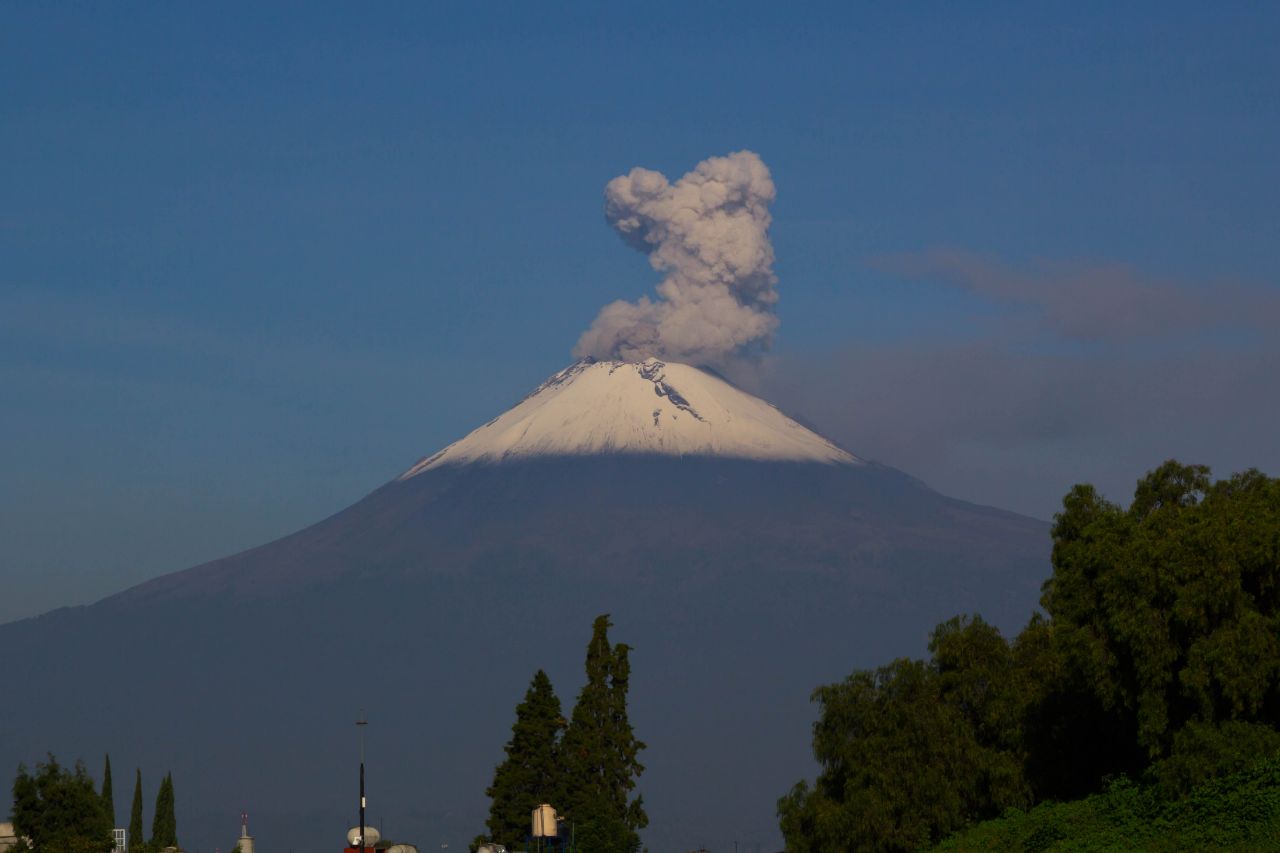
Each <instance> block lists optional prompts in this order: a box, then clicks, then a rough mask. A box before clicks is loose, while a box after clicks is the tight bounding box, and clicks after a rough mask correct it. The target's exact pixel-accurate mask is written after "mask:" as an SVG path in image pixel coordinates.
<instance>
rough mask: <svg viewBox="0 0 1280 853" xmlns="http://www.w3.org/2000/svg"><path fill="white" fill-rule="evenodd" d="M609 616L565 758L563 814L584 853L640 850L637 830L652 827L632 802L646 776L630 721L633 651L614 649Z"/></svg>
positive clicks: (596, 630)
mask: <svg viewBox="0 0 1280 853" xmlns="http://www.w3.org/2000/svg"><path fill="white" fill-rule="evenodd" d="M611 625H612V623H611V622H610V621H609V617H608V615H604V616H599V617H597V618H596V620H595V623H594V624H593V625H592V633H591V641H590V643H588V645H587V657H586V671H587V682H586V684H585V685H583V688H582V692H581V693H579V694H578V701H577V703H576V704H575V705H574V708H573V717H572V719H571V721H570V723H569V728H568V730H567V731H566V732H565V735H564V740H563V745H562V748H561V750H562V756H563V763H564V774H565V776H564V778H565V785H564V793H563V795H562V799H563V806H562V810H563V811H564V813H565V814H566V815H567V816H568V818H569V819H570V820H572V821H573V823H574V825H575V832H576V836H577V838H578V839H579V841H580V842H581V846H582V849H584V850H587V849H590V850H593V851H598V853H632V851H636V850H639V848H640V836H639V830H641V829H643V828H644V827H645V826H647V825H648V823H649V818H648V816H647V815H646V814H645V811H644V802H643V798H641V797H637V798H635V799H634V800H633V799H630V797H631V792H632V790H634V788H635V785H636V779H637V777H639V776H640V774H641V773H643V772H644V765H642V764H641V763H640V760H639V754H640V752H641V750H643V749H644V743H642V742H641V741H640V740H638V739H637V738H636V736H635V733H634V731H633V730H632V728H631V723H630V720H629V719H628V716H627V693H628V691H629V690H630V684H631V664H630V651H631V649H630V647H629V646H627V645H625V644H624V643H618V644H617V645H611V644H610V642H609V628H610V626H611Z"/></svg>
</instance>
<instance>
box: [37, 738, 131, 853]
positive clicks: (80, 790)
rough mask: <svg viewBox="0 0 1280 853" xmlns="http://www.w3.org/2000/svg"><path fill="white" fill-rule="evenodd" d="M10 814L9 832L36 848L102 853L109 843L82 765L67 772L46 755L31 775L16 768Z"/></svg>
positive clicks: (107, 830)
mask: <svg viewBox="0 0 1280 853" xmlns="http://www.w3.org/2000/svg"><path fill="white" fill-rule="evenodd" d="M12 815H13V818H12V819H13V827H14V831H15V833H16V834H17V835H18V836H19V837H21V836H26V837H27V838H30V839H31V844H32V847H33V848H34V849H36V850H58V851H66V853H108V851H110V850H111V848H112V847H113V846H114V843H115V842H114V839H113V838H112V837H111V829H112V827H111V823H110V821H108V820H107V813H106V811H105V810H104V809H103V808H102V798H101V796H100V795H99V794H98V792H97V791H96V790H95V789H94V785H93V780H92V779H90V778H89V774H88V772H87V771H86V770H85V768H84V764H83V763H82V762H76V766H75V768H74V770H67V769H66V768H64V767H62V766H61V765H60V764H58V761H57V759H56V758H54V757H53V756H52V755H50V756H49V759H48V761H46V762H44V763H41V764H37V765H36V772H35V773H34V774H30V773H28V772H27V768H26V767H25V766H22V765H19V767H18V775H17V777H16V778H15V779H14V783H13V812H12Z"/></svg>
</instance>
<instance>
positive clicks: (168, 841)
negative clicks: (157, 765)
mask: <svg viewBox="0 0 1280 853" xmlns="http://www.w3.org/2000/svg"><path fill="white" fill-rule="evenodd" d="M148 844H149V845H150V847H151V849H152V850H153V851H160V850H164V849H165V848H166V847H177V846H178V818H177V812H176V810H175V808H174V799H173V774H172V773H169V774H166V775H165V777H164V779H162V780H161V781H160V789H159V790H158V791H157V792H156V808H155V813H154V814H153V815H152V817H151V840H150V841H149V842H148Z"/></svg>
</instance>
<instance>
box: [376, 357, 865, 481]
mask: <svg viewBox="0 0 1280 853" xmlns="http://www.w3.org/2000/svg"><path fill="white" fill-rule="evenodd" d="M610 454H661V455H668V456H720V457H732V458H739V459H759V460H777V461H793V462H820V463H826V464H847V465H857V464H861V463H862V460H860V459H858V458H857V457H855V456H854V455H853V454H851V453H849V452H848V451H846V450H843V449H842V448H840V447H838V446H836V445H835V444H833V443H832V442H830V441H828V440H827V439H825V438H823V437H822V436H820V435H818V434H817V433H815V432H814V431H813V430H810V429H807V428H805V427H803V426H801V425H800V424H798V423H796V422H795V421H793V420H792V419H791V418H789V417H787V416H786V415H784V414H782V412H780V411H778V410H777V409H776V408H775V407H774V406H772V405H770V404H769V403H766V402H765V401H764V400H761V399H760V398H759V397H753V396H752V395H750V394H748V393H746V392H744V391H741V390H739V389H737V388H735V387H734V386H733V385H730V384H729V383H728V382H725V381H724V380H723V379H720V378H719V377H718V376H715V375H714V374H711V373H708V372H707V371H705V370H700V369H698V368H696V367H690V366H689V365H687V364H670V363H665V362H661V361H658V360H657V359H652V358H651V359H649V360H647V361H644V362H639V363H636V362H624V361H594V360H591V359H587V360H583V361H579V362H577V363H576V364H572V365H570V366H569V367H566V368H565V369H564V370H562V371H560V372H559V373H557V374H556V375H555V376H552V377H551V378H550V379H548V380H547V381H546V382H544V383H542V385H540V386H539V387H538V389H537V390H535V391H534V392H533V393H532V394H530V395H529V396H527V397H525V398H524V399H523V400H521V401H520V402H519V403H518V404H516V405H515V406H514V407H513V408H511V409H508V410H507V411H506V412H504V413H503V414H501V415H499V416H498V417H497V418H494V419H493V420H491V421H489V423H487V424H485V425H484V426H482V427H480V428H479V429H476V430H474V431H473V432H471V433H470V434H469V435H467V436H466V437H465V438H462V439H460V440H459V441H455V442H454V443H453V444H450V445H449V446H448V447H446V448H444V449H443V450H441V451H440V452H439V453H436V454H435V455H433V456H428V457H427V458H425V459H423V460H422V461H420V462H419V463H417V464H416V465H414V466H413V467H412V468H410V469H409V470H408V471H406V472H404V474H402V475H401V476H400V479H402V480H405V479H408V478H410V477H413V476H415V475H417V474H421V473H422V472H423V471H429V470H431V469H432V468H437V467H440V466H442V465H455V464H465V463H468V462H501V461H504V460H517V459H527V458H531V457H544V456H594V455H610Z"/></svg>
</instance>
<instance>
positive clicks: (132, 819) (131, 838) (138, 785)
mask: <svg viewBox="0 0 1280 853" xmlns="http://www.w3.org/2000/svg"><path fill="white" fill-rule="evenodd" d="M128 842H129V849H130V850H142V849H143V847H144V846H145V843H144V842H143V840H142V769H141V768H138V769H137V770H136V771H135V775H134V778H133V805H132V806H131V807H130V809H129V832H128Z"/></svg>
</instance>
